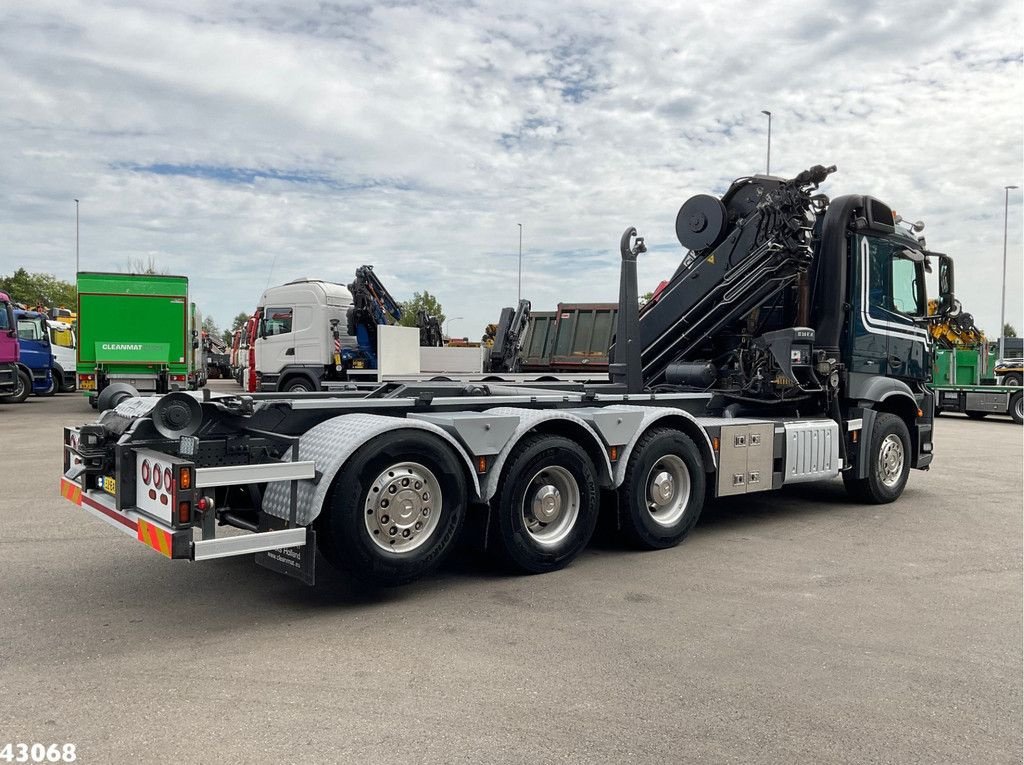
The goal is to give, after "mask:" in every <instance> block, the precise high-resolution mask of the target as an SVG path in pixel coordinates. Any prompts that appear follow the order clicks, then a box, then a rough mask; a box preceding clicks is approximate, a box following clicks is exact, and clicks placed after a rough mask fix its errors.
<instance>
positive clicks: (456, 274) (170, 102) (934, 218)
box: [0, 0, 1024, 337]
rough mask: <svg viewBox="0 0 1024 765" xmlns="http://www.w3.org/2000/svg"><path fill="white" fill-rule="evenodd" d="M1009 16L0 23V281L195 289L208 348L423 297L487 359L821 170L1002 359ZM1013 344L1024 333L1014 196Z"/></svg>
mask: <svg viewBox="0 0 1024 765" xmlns="http://www.w3.org/2000/svg"><path fill="white" fill-rule="evenodd" d="M1021 39H1022V22H1021V3H1020V2H1018V1H1017V0H1005V1H1004V2H994V1H991V0H978V1H976V2H960V3H957V2H950V3H943V4H939V3H934V2H932V1H931V0H924V1H921V2H901V3H898V4H897V3H881V2H872V1H871V0H867V1H865V2H859V3H858V2H842V3H840V2H819V3H806V2H802V3H760V4H753V3H745V2H715V3H696V2H693V3H691V2H677V3H667V4H663V5H659V4H654V3H642V2H634V3H622V2H619V1H618V0H615V2H596V1H595V2H587V3H584V4H579V5H576V4H571V3H568V2H566V3H552V2H550V1H549V0H544V1H541V0H521V1H520V2H512V3H509V2H491V1H489V0H481V1H479V2H477V1H476V0H462V1H461V2H451V3H446V2H440V1H431V2H423V3H415V2H409V3H405V2H370V3H367V2H351V3H348V2H319V3H313V2H309V3H303V2H281V3H262V2H255V0H251V1H243V2H222V1H218V0H210V1H209V2H204V1H203V0H167V1H166V2H165V1H163V0H149V1H148V2H147V1H144V0H143V1H141V2H131V3H127V2H126V3H117V2H110V3H102V2H75V0H60V2H47V0H5V2H3V3H2V4H0V157H2V159H0V273H8V272H10V271H11V270H13V269H14V268H16V267H18V266H26V267H28V268H30V269H31V270H37V271H50V272H53V273H56V274H57V275H59V276H61V277H64V278H68V279H70V278H72V277H73V274H74V253H75V225H74V212H75V210H74V202H73V199H74V198H75V197H78V198H79V199H80V200H81V262H82V267H83V269H90V270H123V269H124V268H125V266H126V264H127V262H128V260H129V258H140V257H141V258H144V259H147V260H148V259H149V258H150V257H152V258H153V259H154V260H155V261H156V263H157V265H158V266H159V267H160V268H161V269H164V270H168V271H170V272H172V273H184V274H186V275H188V276H189V277H190V278H191V283H192V289H193V294H194V298H195V300H196V301H197V302H198V303H199V304H200V306H201V308H202V309H203V310H204V312H206V313H211V314H212V315H213V316H214V318H215V319H216V320H217V321H218V323H219V324H221V325H222V326H223V325H225V324H227V323H228V322H229V321H230V319H231V317H232V316H234V315H235V314H236V313H238V312H239V311H243V310H251V309H252V308H253V307H254V306H255V304H256V302H257V299H258V298H259V295H260V293H261V291H262V290H263V289H264V287H266V285H267V284H268V282H269V283H272V284H277V283H282V282H284V281H287V280H289V279H292V278H296V277H300V276H310V277H319V278H324V279H328V280H333V281H343V282H348V281H350V280H351V278H352V276H353V272H354V270H355V268H356V266H358V265H361V264H373V265H374V266H375V268H376V270H377V272H378V273H379V274H380V276H381V277H382V279H383V280H384V282H385V284H386V285H387V286H388V287H389V288H390V289H391V291H392V292H393V293H394V294H395V296H396V297H398V298H399V299H404V298H407V297H409V296H411V294H412V292H413V291H414V290H423V289H427V290H429V291H431V292H434V293H436V294H437V295H438V296H439V297H440V299H441V302H442V304H443V305H444V307H445V309H446V311H447V313H448V315H449V316H450V317H462V318H461V319H458V320H455V321H453V322H452V325H451V327H452V333H453V334H455V335H469V336H471V337H476V336H478V335H479V334H480V333H481V332H482V329H483V326H484V325H485V324H486V323H487V322H489V321H494V320H496V318H497V315H498V312H499V310H500V308H501V306H503V305H510V304H512V303H513V302H514V300H515V298H516V268H517V249H518V243H519V239H518V231H519V229H518V227H517V223H522V224H523V226H524V238H523V261H524V263H523V293H524V297H527V298H529V299H530V300H532V301H533V303H534V307H535V309H538V310H540V309H551V308H553V307H554V305H555V304H556V303H557V302H558V301H560V300H561V301H564V302H570V301H598V300H602V301H603V300H614V299H615V297H616V292H617V273H618V255H617V252H616V249H617V245H618V239H619V235H620V234H621V232H622V230H623V229H624V228H625V227H626V226H628V225H636V226H637V227H638V228H639V229H640V231H641V233H642V234H644V235H645V236H646V237H647V241H648V243H649V245H651V249H652V251H651V252H650V253H649V254H648V256H646V257H645V259H644V260H643V261H642V263H641V266H640V277H641V279H640V283H641V289H642V290H646V289H651V288H653V287H654V286H655V285H656V284H657V283H658V281H659V280H660V279H662V278H667V277H668V276H669V275H670V274H671V273H672V271H673V270H674V268H675V266H676V264H677V263H678V260H679V258H680V257H681V255H682V252H681V248H680V247H679V245H678V243H677V242H676V241H675V237H674V234H673V226H674V220H675V214H676V211H677V209H678V207H679V205H680V204H681V203H682V202H683V201H685V200H686V199H687V198H688V197H689V196H690V195H692V194H695V193H702V192H711V193H721V192H722V191H723V190H724V189H725V188H726V186H727V184H728V182H729V181H730V180H731V179H733V178H735V177H738V176H742V175H746V174H750V173H752V172H759V171H763V169H764V162H765V143H766V135H765V134H766V118H765V116H764V115H762V114H761V113H760V112H761V110H762V109H770V110H771V111H772V112H773V113H774V117H773V123H772V128H773V135H772V169H773V171H775V172H778V173H780V174H789V175H791V174H795V173H796V172H798V171H799V170H801V169H803V168H804V167H806V166H808V165H811V164H815V163H823V164H836V165H838V166H839V173H838V174H836V175H835V176H833V177H832V179H831V180H830V181H829V182H828V184H827V186H826V187H825V189H824V190H825V191H826V192H828V193H830V194H832V195H838V194H843V193H870V194H873V195H875V196H878V197H880V198H882V199H884V200H886V201H887V202H889V203H890V204H891V205H892V206H893V207H894V208H895V209H896V210H897V211H898V212H900V213H901V214H902V215H904V217H906V218H908V219H914V220H916V219H922V220H924V221H925V223H926V225H927V228H926V230H925V234H926V236H927V238H928V243H929V245H930V246H931V247H932V248H933V249H937V250H941V251H946V252H949V253H950V254H953V255H955V256H956V257H957V258H958V262H959V271H958V274H959V279H958V293H959V294H960V297H961V299H962V301H963V303H964V306H965V308H966V309H967V310H969V311H971V312H973V313H974V314H975V316H976V317H977V318H978V321H979V323H980V324H981V325H982V326H983V327H984V328H985V329H987V330H988V331H989V332H990V334H994V333H995V330H996V328H997V326H998V318H999V279H1000V270H1001V263H1002V243H1003V228H1002V226H1003V186H1005V185H1007V184H1016V185H1024V183H1022V161H1024V155H1022V130H1024V127H1022V126H1024V114H1022V111H1024V107H1022V104H1024V87H1022V71H1021V66H1022V50H1021ZM1010 194H1011V195H1010V248H1009V253H1010V264H1011V265H1010V269H1009V288H1008V293H1009V295H1008V308H1007V315H1008V319H1009V320H1010V321H1012V322H1013V323H1015V324H1016V325H1017V328H1018V330H1020V329H1022V328H1024V327H1022V324H1024V320H1022V303H1021V279H1022V271H1021V258H1022V256H1021V239H1022V234H1021V209H1022V207H1021V192H1020V191H1013V192H1010Z"/></svg>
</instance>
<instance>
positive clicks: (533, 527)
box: [521, 465, 580, 547]
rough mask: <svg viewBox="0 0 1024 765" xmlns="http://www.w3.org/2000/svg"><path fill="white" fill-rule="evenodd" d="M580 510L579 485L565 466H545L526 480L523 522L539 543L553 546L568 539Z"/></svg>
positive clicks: (527, 530) (522, 509)
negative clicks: (527, 481)
mask: <svg viewBox="0 0 1024 765" xmlns="http://www.w3.org/2000/svg"><path fill="white" fill-rule="evenodd" d="M579 511H580V489H579V486H578V485H577V483H576V479H575V478H574V477H573V475H572V473H570V472H569V471H568V470H566V469H565V468H564V467H561V466H556V465H552V466H550V467H546V468H543V469H541V470H539V471H538V472H537V473H536V474H534V476H533V478H531V479H530V481H529V483H528V484H527V490H526V493H525V496H524V497H523V503H522V507H521V512H522V516H523V524H524V525H525V527H526V532H527V533H528V534H529V535H530V536H531V537H532V538H533V539H534V541H536V542H537V543H538V544H540V545H543V546H545V547H550V546H553V545H556V544H558V543H560V542H561V541H562V540H563V539H565V538H566V537H567V536H568V535H569V534H570V533H571V532H572V529H573V526H574V524H575V523H576V519H577V517H578V516H579Z"/></svg>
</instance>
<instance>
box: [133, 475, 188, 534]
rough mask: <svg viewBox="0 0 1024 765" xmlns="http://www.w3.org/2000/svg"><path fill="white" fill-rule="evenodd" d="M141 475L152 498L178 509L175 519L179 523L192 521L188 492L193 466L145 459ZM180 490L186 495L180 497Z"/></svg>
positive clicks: (186, 523)
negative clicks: (174, 464)
mask: <svg viewBox="0 0 1024 765" xmlns="http://www.w3.org/2000/svg"><path fill="white" fill-rule="evenodd" d="M139 477H140V478H141V479H142V483H143V485H144V486H145V487H146V489H147V494H148V495H149V498H150V499H151V500H153V501H157V500H159V502H160V504H162V505H167V504H168V503H170V504H171V507H173V508H174V509H175V511H176V513H175V521H176V522H177V523H178V524H184V525H188V524H189V523H191V522H192V498H191V496H189V494H187V492H191V490H192V485H193V472H192V467H191V466H189V465H178V466H177V467H172V466H170V465H162V464H160V463H159V462H157V461H153V462H150V461H149V460H148V459H144V460H143V461H142V465H141V466H140V468H139ZM175 479H177V480H175ZM179 491H180V492H181V493H182V494H183V495H184V496H181V497H179V496H178V492H179Z"/></svg>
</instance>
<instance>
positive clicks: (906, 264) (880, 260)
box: [868, 237, 925, 318]
mask: <svg viewBox="0 0 1024 765" xmlns="http://www.w3.org/2000/svg"><path fill="white" fill-rule="evenodd" d="M869 243H870V244H869V252H868V297H869V300H870V305H869V306H868V311H869V313H870V314H871V315H873V316H877V317H879V318H884V317H883V314H882V313H881V312H882V311H891V312H895V313H901V314H903V315H905V316H923V315H924V314H925V309H924V306H923V305H922V290H921V284H922V281H921V279H922V277H923V269H922V267H921V265H920V264H918V263H914V262H913V261H912V260H907V259H906V258H904V257H901V255H900V253H902V252H903V250H904V246H903V245H901V244H900V243H898V242H890V241H888V240H886V239H880V238H877V237H871V238H870V239H869Z"/></svg>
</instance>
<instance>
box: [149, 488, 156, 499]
mask: <svg viewBox="0 0 1024 765" xmlns="http://www.w3.org/2000/svg"><path fill="white" fill-rule="evenodd" d="M149 498H150V499H156V489H150V490H149Z"/></svg>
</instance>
